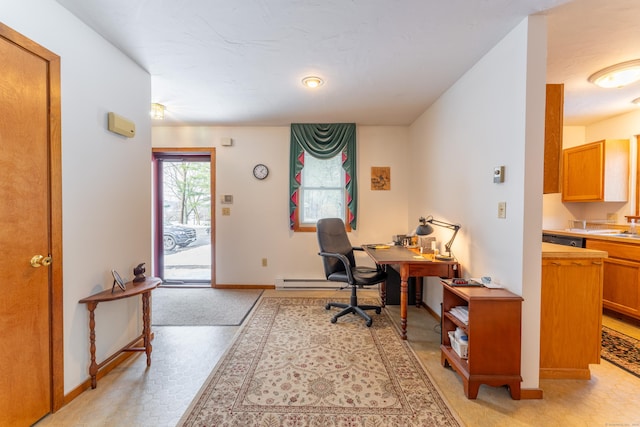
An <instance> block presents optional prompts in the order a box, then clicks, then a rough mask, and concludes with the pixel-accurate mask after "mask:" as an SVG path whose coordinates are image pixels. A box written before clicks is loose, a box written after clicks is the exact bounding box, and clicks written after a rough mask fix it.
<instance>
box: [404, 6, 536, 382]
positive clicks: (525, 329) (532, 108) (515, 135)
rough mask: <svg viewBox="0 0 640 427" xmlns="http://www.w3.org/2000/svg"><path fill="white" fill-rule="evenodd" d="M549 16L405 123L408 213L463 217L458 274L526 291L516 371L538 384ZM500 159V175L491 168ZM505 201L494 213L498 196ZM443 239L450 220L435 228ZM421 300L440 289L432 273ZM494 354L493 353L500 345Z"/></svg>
mask: <svg viewBox="0 0 640 427" xmlns="http://www.w3.org/2000/svg"><path fill="white" fill-rule="evenodd" d="M545 74H546V21H545V18H544V17H542V16H534V17H530V18H529V19H527V20H525V21H523V22H522V23H521V24H519V25H518V26H517V27H516V28H515V29H514V30H513V31H512V32H511V33H510V34H508V35H507V36H506V37H505V38H504V39H503V40H502V41H501V42H500V43H498V44H497V45H496V46H495V47H494V48H493V49H492V50H491V51H490V52H489V53H487V54H486V55H485V57H483V58H482V59H481V60H480V61H479V62H478V63H477V64H476V65H475V66H474V67H473V68H472V69H470V70H469V71H468V72H467V73H466V74H465V75H464V76H463V77H462V78H461V79H460V80H459V81H458V82H456V84H455V85H454V86H453V87H451V88H450V89H449V90H448V91H447V92H446V93H445V94H444V95H443V96H442V97H441V98H440V99H439V100H438V101H437V102H436V103H435V104H434V105H433V106H431V108H429V109H428V110H427V111H426V112H425V113H424V114H423V115H422V116H421V117H420V118H419V119H418V120H417V121H416V122H415V123H414V124H413V125H412V126H411V130H410V152H411V160H410V167H411V169H412V171H414V172H415V171H418V170H420V171H423V173H422V174H421V176H422V178H423V179H419V180H417V179H416V180H411V181H410V194H411V197H410V198H409V214H410V219H411V220H414V221H415V220H417V218H418V217H419V216H420V215H428V214H431V215H433V216H434V217H435V218H437V219H441V220H444V221H447V222H451V223H460V224H461V225H462V228H461V229H460V232H459V234H458V238H457V239H456V241H455V243H454V246H453V250H454V252H455V254H456V256H457V257H458V260H459V261H460V263H461V264H462V266H463V275H464V276H466V277H469V276H471V277H477V276H480V275H488V276H491V277H492V278H494V279H495V280H497V281H499V282H501V283H502V284H503V285H504V286H506V287H507V288H508V289H510V290H511V291H512V292H514V293H516V294H518V295H523V297H524V299H525V301H524V304H523V320H522V337H523V345H522V350H523V351H522V376H523V380H524V381H523V387H524V388H536V387H537V386H538V366H539V364H538V361H539V333H540V271H541V262H540V249H541V244H540V229H541V216H542V170H543V167H542V164H543V162H542V157H543V139H544V135H543V130H544V94H545ZM500 165H504V166H505V182H504V183H502V184H494V183H493V180H492V178H493V168H494V167H495V166H500ZM500 201H505V202H506V204H507V209H506V212H507V215H506V219H498V218H497V211H498V208H497V206H498V202H500ZM437 232H438V235H437V236H438V240H441V241H446V240H448V238H449V236H450V232H449V230H442V231H438V230H437ZM425 293H426V295H427V303H428V305H429V306H430V307H431V308H432V309H433V310H434V311H436V312H439V311H440V306H439V304H440V302H441V299H442V293H441V289H440V287H439V285H438V284H437V281H435V280H429V284H428V288H427V290H426V292H425ZM496 356H497V357H498V355H496Z"/></svg>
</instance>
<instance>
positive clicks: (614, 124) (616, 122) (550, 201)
mask: <svg viewBox="0 0 640 427" xmlns="http://www.w3.org/2000/svg"><path fill="white" fill-rule="evenodd" d="M638 135H640V110H636V111H632V112H630V113H627V114H622V115H619V116H616V117H612V118H610V119H606V120H602V121H599V122H597V123H593V124H590V125H588V126H565V127H564V128H563V141H562V146H563V148H570V147H575V146H578V145H582V144H587V143H590V142H594V141H600V140H603V139H629V140H630V141H631V144H630V153H629V163H630V164H629V166H630V168H629V194H630V197H629V201H628V202H586V203H579V202H574V203H562V195H561V194H560V193H557V194H545V195H544V219H543V228H544V229H547V230H562V229H565V228H567V226H568V221H569V220H571V219H587V220H603V219H607V218H608V215H609V214H614V215H615V216H616V217H617V223H618V224H625V223H626V219H625V218H624V216H625V215H635V200H634V197H633V195H634V194H635V188H636V181H635V176H636V173H637V170H638V166H637V164H636V159H637V155H636V153H637V149H638V148H637V147H638V144H637V136H638Z"/></svg>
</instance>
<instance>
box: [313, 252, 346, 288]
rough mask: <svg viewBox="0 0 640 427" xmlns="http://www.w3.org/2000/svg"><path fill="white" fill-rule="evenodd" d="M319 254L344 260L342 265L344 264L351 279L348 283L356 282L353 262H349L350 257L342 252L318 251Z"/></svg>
mask: <svg viewBox="0 0 640 427" xmlns="http://www.w3.org/2000/svg"><path fill="white" fill-rule="evenodd" d="M318 255H320V256H326V257H330V258H337V259H339V260H340V261H341V262H342V265H344V271H345V272H346V273H347V280H349V282H348V283H349V284H350V285H353V284H354V282H355V281H354V279H353V272H352V271H351V262H349V258H347V257H346V256H344V255H342V254H336V253H333V252H318Z"/></svg>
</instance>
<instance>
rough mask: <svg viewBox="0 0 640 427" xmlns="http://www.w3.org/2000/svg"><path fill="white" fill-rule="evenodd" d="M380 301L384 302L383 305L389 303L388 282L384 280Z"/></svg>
mask: <svg viewBox="0 0 640 427" xmlns="http://www.w3.org/2000/svg"><path fill="white" fill-rule="evenodd" d="M380 302H381V303H382V304H381V305H382V307H384V306H386V304H387V282H386V281H384V282H382V283H380Z"/></svg>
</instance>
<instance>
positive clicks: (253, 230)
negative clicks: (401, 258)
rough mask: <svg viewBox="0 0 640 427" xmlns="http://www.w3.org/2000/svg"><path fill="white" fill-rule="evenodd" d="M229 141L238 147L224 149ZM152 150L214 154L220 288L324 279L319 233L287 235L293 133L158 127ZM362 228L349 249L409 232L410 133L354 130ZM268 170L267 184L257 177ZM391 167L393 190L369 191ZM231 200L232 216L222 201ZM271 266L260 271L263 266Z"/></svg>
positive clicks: (403, 129)
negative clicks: (211, 150) (378, 170)
mask: <svg viewBox="0 0 640 427" xmlns="http://www.w3.org/2000/svg"><path fill="white" fill-rule="evenodd" d="M222 137H230V138H232V140H233V145H232V146H230V147H227V146H221V145H220V138H222ZM152 139H153V146H154V148H162V147H215V148H216V159H217V162H216V165H215V168H216V189H215V191H216V196H217V197H216V248H215V255H216V283H217V284H239V285H246V284H263V285H273V284H274V283H275V280H276V279H283V278H284V279H323V278H324V273H323V271H322V263H321V260H320V257H319V256H318V245H317V240H316V235H315V233H293V232H292V231H290V230H289V194H288V191H289V143H290V128H289V126H281V127H170V126H165V127H153V129H152ZM357 144H358V196H359V200H358V224H357V229H356V230H354V231H353V232H351V233H350V239H351V243H352V244H354V245H359V244H364V243H378V242H388V241H390V240H391V236H392V235H393V234H405V233H406V232H407V231H408V230H407V228H406V227H407V199H408V198H409V192H408V188H409V180H410V178H412V177H414V175H413V174H412V173H411V171H410V170H409V168H408V167H407V162H406V159H407V158H408V152H407V146H408V128H407V127H402V126H384V127H376V126H357ZM257 163H264V164H266V165H267V166H268V167H269V176H268V177H267V179H265V180H264V181H258V180H256V179H255V178H254V177H253V175H252V169H253V166H254V165H256V164H257ZM372 166H389V167H391V190H390V191H372V190H371V186H370V181H371V167H372ZM223 194H231V195H233V205H224V206H225V207H230V208H231V215H230V216H222V214H221V209H222V206H223V205H221V204H220V197H221V196H222V195H223ZM262 258H267V259H268V266H267V267H262V265H261V259H262ZM359 259H360V261H361V262H363V263H365V262H368V259H367V258H366V257H362V258H359Z"/></svg>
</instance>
